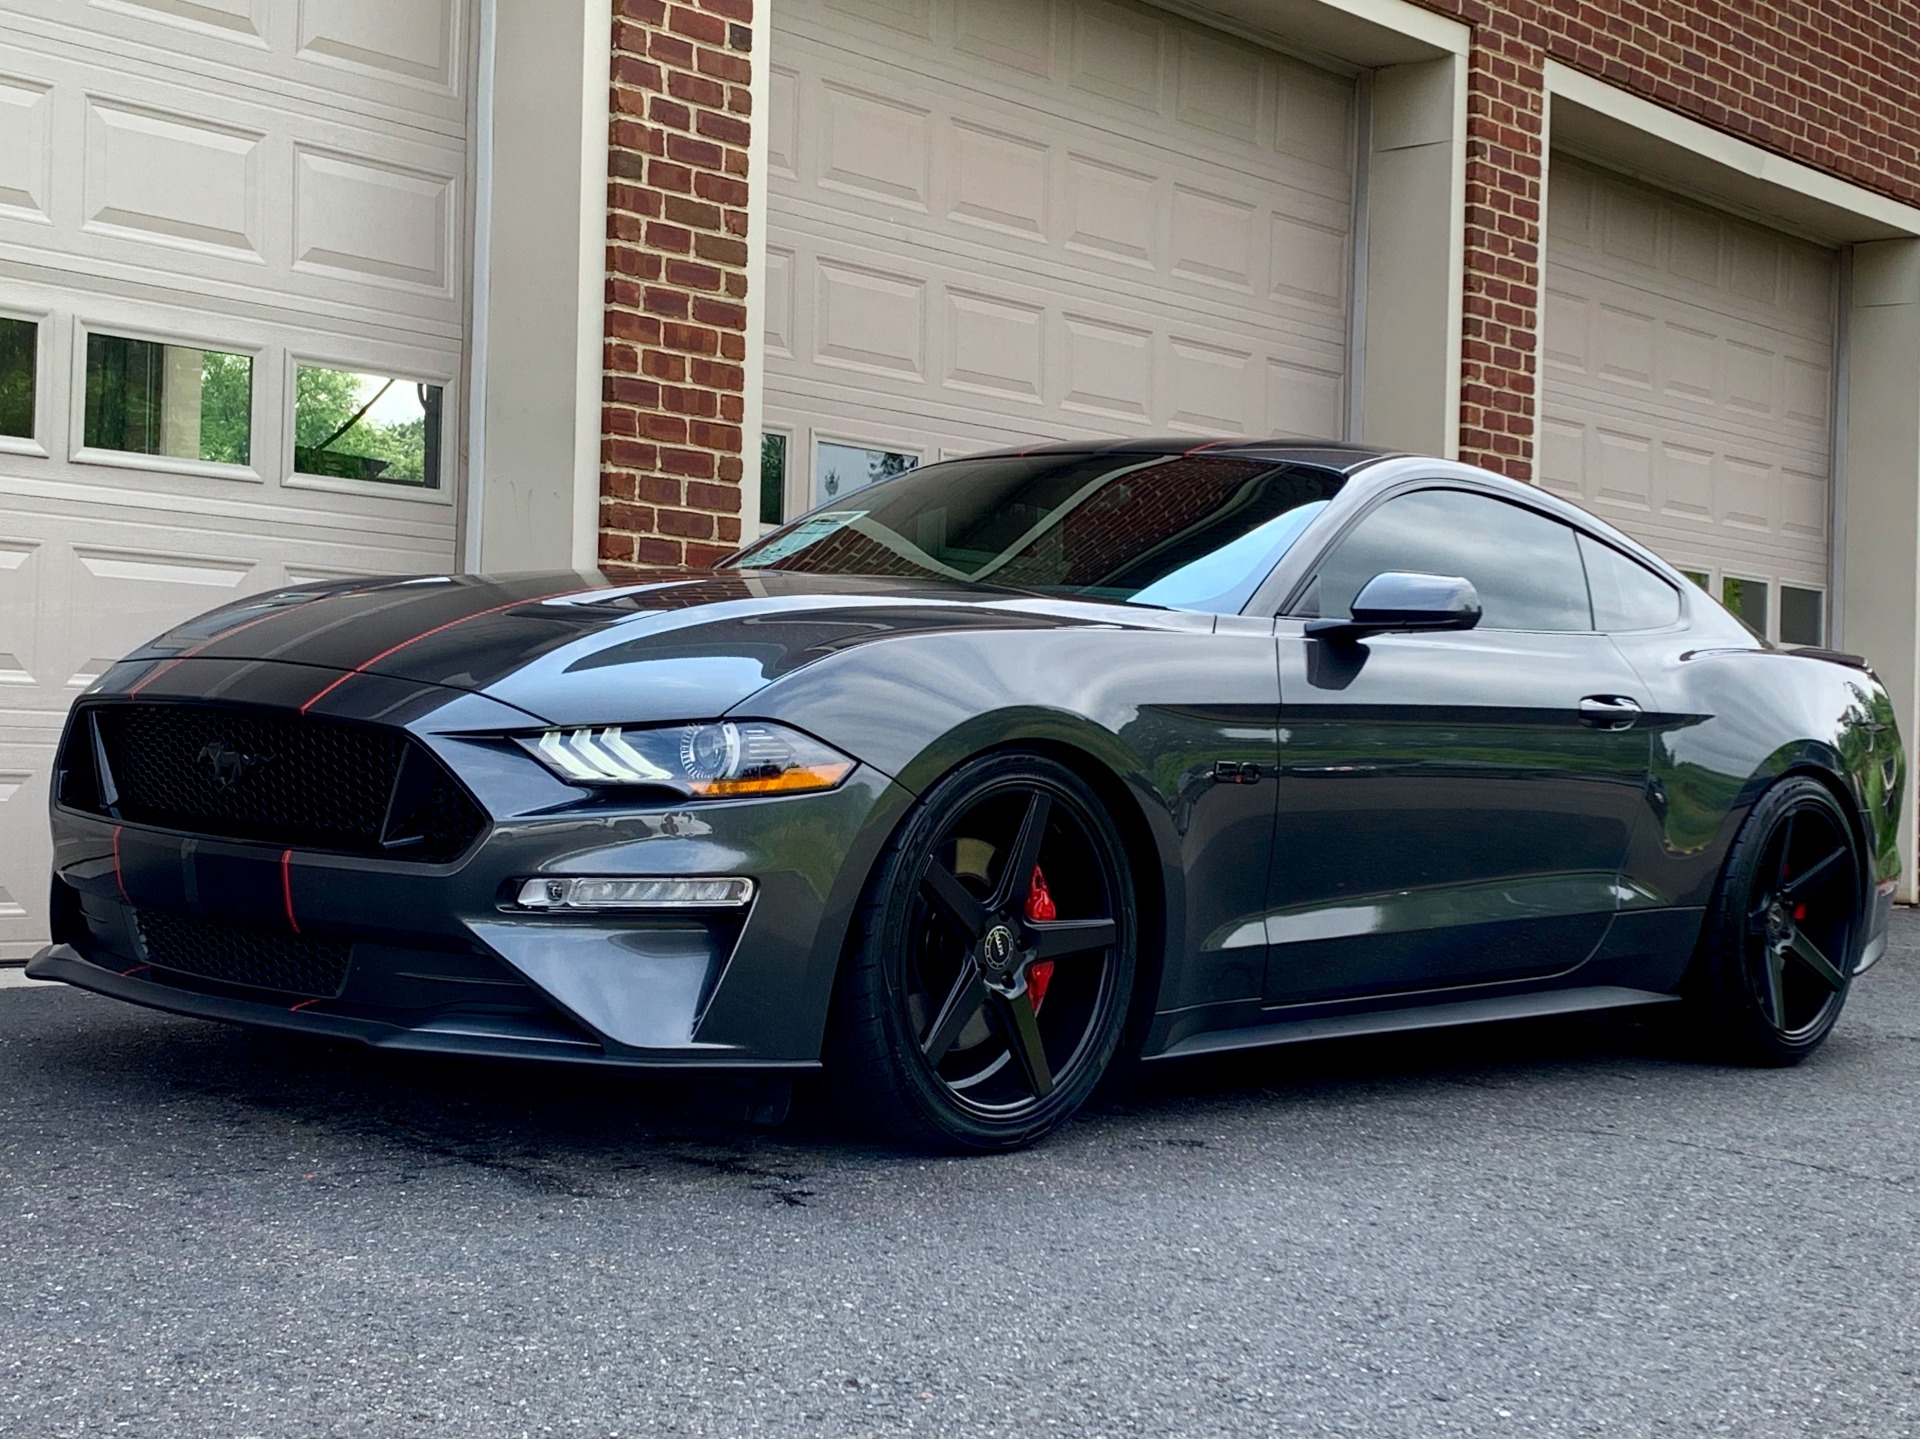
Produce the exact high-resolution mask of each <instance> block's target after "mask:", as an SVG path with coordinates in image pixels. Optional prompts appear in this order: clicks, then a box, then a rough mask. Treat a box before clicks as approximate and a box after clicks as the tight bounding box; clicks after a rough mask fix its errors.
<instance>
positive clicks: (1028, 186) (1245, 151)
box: [765, 0, 1353, 449]
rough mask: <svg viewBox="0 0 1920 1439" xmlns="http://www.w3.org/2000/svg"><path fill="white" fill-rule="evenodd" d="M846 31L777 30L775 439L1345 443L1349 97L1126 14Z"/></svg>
mask: <svg viewBox="0 0 1920 1439" xmlns="http://www.w3.org/2000/svg"><path fill="white" fill-rule="evenodd" d="M849 13H850V12H848V11H846V10H845V9H843V8H841V7H839V6H835V5H831V4H826V3H823V0H794V3H792V4H790V5H788V6H786V7H783V8H781V9H779V10H777V11H776V12H775V19H776V24H777V25H778V26H779V27H780V28H779V29H778V30H777V31H776V35H775V48H776V55H775V62H774V71H775V73H774V82H773V86H772V90H773V94H772V104H771V115H772V117H773V123H774V126H775V129H774V133H773V135H772V137H771V139H770V142H769V143H770V149H771V152H772V155H773V157H774V162H773V170H774V181H773V195H772V200H771V215H770V223H771V228H772V236H771V239H770V243H769V247H768V265H767V285H766V318H765V325H766V341H767V351H766V353H767V358H768V395H767V405H768V414H769V417H770V423H771V416H772V415H774V414H775V413H784V414H788V415H790V416H792V417H794V422H795V423H798V424H807V423H812V422H816V421H817V422H819V423H822V424H828V425H832V426H835V427H837V428H838V429H839V430H840V431H843V432H847V433H851V434H858V433H862V432H863V430H862V427H863V426H871V427H872V430H873V434H874V436H875V443H876V444H878V443H879V442H880V441H881V440H882V439H883V438H884V436H883V435H882V433H881V432H882V431H886V430H888V429H889V428H890V427H892V426H895V425H897V424H898V423H900V422H902V421H904V420H906V417H909V416H912V415H915V414H918V415H920V416H922V417H923V418H922V419H921V420H920V421H919V422H918V423H920V425H921V426H922V428H923V429H924V430H926V432H927V433H928V434H929V435H930V436H945V437H946V438H942V439H934V440H930V441H929V444H930V445H931V446H932V447H933V448H935V449H938V448H941V447H942V446H945V445H948V444H951V445H953V446H956V447H966V448H969V449H979V448H983V447H984V446H985V445H988V444H992V443H1005V442H1008V441H1010V440H1014V439H1017V438H1021V437H1026V436H1052V437H1058V438H1066V437H1070V436H1077V435H1098V434H1106V433H1112V432H1115V431H1118V432H1123V433H1125V432H1134V433H1138V432H1144V431H1168V430H1172V431H1191V432H1194V433H1219V432H1222V431H1226V432H1234V433H1240V432H1245V433H1263V432H1269V431H1278V432H1284V433H1314V434H1337V433H1339V432H1340V429H1341V426H1342V423H1343V410H1344V395H1345V371H1346V348H1347V307H1348V291H1349V287H1350V270H1351V241H1350V228H1351V219H1352V217H1351V209H1352V205H1351V184H1352V174H1351V165H1352V144H1353V138H1352V113H1353V92H1352V86H1351V85H1350V84H1349V83H1348V82H1346V81H1344V80H1342V79H1340V78H1339V77H1336V76H1331V75H1326V74H1323V73H1321V72H1317V71H1311V70H1309V69H1307V68H1306V67H1304V66H1301V65H1299V64H1298V63H1297V62H1295V61H1292V60H1290V59H1286V58H1284V57H1281V56H1279V55H1277V54H1274V53H1272V52H1270V51H1266V50H1262V49H1260V48H1258V47H1256V46H1252V45H1249V44H1247V43H1245V42H1243V41H1240V40H1238V39H1235V38H1232V37H1228V36H1225V35H1222V34H1220V33H1219V32H1215V31H1211V30H1207V29H1206V28H1205V27H1202V26H1199V25H1197V24H1194V23H1193V22H1190V21H1187V20H1184V19H1181V18H1178V17H1174V16H1170V15H1168V14H1167V13H1166V12H1164V11H1157V10H1152V9H1148V8H1145V7H1135V6H1126V5H1111V4H1091V3H1088V4H1067V3H1059V4H1038V5H1032V6H1028V7H1025V9H1024V10H1023V11H1022V14H1023V16H1024V17H1025V18H1023V19H1022V20H1020V21H1018V22H1016V21H1013V20H1008V21H1007V24H1006V25H1005V26H1000V25H999V23H998V22H997V20H996V19H995V17H996V16H997V15H998V13H999V12H998V11H997V10H996V9H995V8H994V7H992V6H990V5H978V6H976V5H971V4H963V3H960V0H938V3H934V4H932V5H930V6H928V7H926V8H925V9H923V10H922V9H916V10H914V11H913V12H912V16H913V20H912V24H911V25H906V26H904V28H903V27H894V28H892V29H882V30H875V29H873V28H871V27H861V26H850V25H849V22H848V21H847V19H846V16H847V14H849ZM861 13H862V14H865V13H867V12H865V11H862V12H861ZM894 13H895V15H896V18H899V17H900V16H902V15H905V14H906V13H907V12H894ZM1043 21H1044V22H1045V23H1044V24H1043V23H1042V22H1043ZM922 22H924V24H923V23H922ZM909 33H911V34H913V35H916V36H920V37H921V38H920V39H919V40H918V41H917V42H916V41H910V40H908V39H906V38H905V37H906V36H907V35H908V34H909ZM1043 42H1044V43H1043ZM855 376H858V377H859V382H855V380H854V377H855ZM908 423H909V428H910V427H911V422H910V421H909V422H908ZM943 427H944V428H943ZM888 443H890V444H891V443H894V442H893V441H888Z"/></svg>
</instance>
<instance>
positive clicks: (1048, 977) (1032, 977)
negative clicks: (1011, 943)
mask: <svg viewBox="0 0 1920 1439" xmlns="http://www.w3.org/2000/svg"><path fill="white" fill-rule="evenodd" d="M1059 917H1060V911H1059V910H1058V909H1056V908H1055V907H1054V903H1053V896H1052V895H1051V894H1049V893H1048V892H1047V877H1046V876H1045V875H1044V874H1042V873H1040V866H1039V865H1037V864H1036V865H1035V866H1034V867H1033V879H1032V881H1031V882H1030V883H1029V884H1028V885H1027V918H1028V919H1030V920H1032V921H1033V922H1034V923H1035V924H1045V923H1046V922H1047V921H1048V920H1050V919H1058V918H1059ZM1051 983H1053V961H1052V960H1050V959H1040V960H1035V961H1034V962H1033V964H1031V965H1030V966H1028V968H1027V993H1028V994H1030V995H1032V996H1033V1012H1034V1013H1035V1014H1038V1013H1039V1012H1040V1006H1041V1005H1042V1004H1044V1003H1045V1002H1046V998H1047V986H1048V985H1049V984H1051Z"/></svg>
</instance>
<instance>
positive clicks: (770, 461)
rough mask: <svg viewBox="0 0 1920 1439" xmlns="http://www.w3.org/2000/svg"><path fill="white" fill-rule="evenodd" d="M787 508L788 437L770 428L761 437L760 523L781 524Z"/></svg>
mask: <svg viewBox="0 0 1920 1439" xmlns="http://www.w3.org/2000/svg"><path fill="white" fill-rule="evenodd" d="M786 508H787V437H786V436H785V435H783V434H781V433H779V432H778V431H777V430H768V431H767V432H766V433H765V434H763V435H762V436H761V437H760V523H761V524H763V525H777V524H779V523H780V522H781V520H783V519H784V518H785V517H786Z"/></svg>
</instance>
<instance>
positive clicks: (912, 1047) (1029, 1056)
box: [838, 755, 1135, 1149]
mask: <svg viewBox="0 0 1920 1439" xmlns="http://www.w3.org/2000/svg"><path fill="white" fill-rule="evenodd" d="M865 920H866V922H865V925H864V926H863V930H862V936H861V944H860V947H859V950H858V952H857V953H856V954H854V955H853V956H852V957H851V959H850V961H849V968H848V972H847V975H846V978H845V982H844V985H843V991H842V996H841V1004H840V1024H839V1027H838V1028H839V1038H840V1041H841V1043H840V1055H839V1058H840V1063H841V1067H842V1070H843V1077H846V1078H851V1079H852V1080H853V1081H854V1086H855V1097H856V1100H857V1102H860V1103H862V1104H863V1105H864V1106H865V1107H867V1108H868V1109H869V1110H870V1111H872V1112H873V1113H874V1115H875V1117H876V1118H878V1119H879V1120H880V1122H881V1124H882V1127H883V1128H885V1129H886V1130H887V1131H889V1132H890V1133H892V1134H894V1135H896V1136H899V1137H903V1138H908V1139H911V1140H916V1141H919V1142H921V1143H930V1144H934V1145H937V1146H940V1147H958V1148H969V1149H984V1148H1005V1147H1010V1146H1011V1145H1014V1144H1019V1143H1024V1142H1027V1141H1030V1140H1031V1139H1033V1138H1035V1137H1037V1136H1038V1135H1039V1134H1041V1133H1044V1132H1045V1131H1046V1130H1047V1129H1050V1128H1052V1127H1053V1126H1054V1125H1056V1124H1058V1123H1060V1122H1061V1121H1063V1120H1064V1119H1066V1118H1067V1117H1068V1116H1069V1115H1071V1114H1072V1113H1073V1111H1074V1110H1075V1109H1077V1108H1078V1107H1079V1105H1080V1104H1081V1103H1082V1101H1084V1099H1085V1098H1086V1096H1087V1094H1088V1092H1090V1091H1091V1089H1092V1088H1093V1085H1094V1084H1095V1083H1096V1082H1097V1081H1098V1079H1099V1077H1100V1074H1101V1071H1102V1070H1103V1069H1104V1068H1105V1067H1106V1065H1107V1062H1108V1061H1109V1060H1110V1059H1111V1057H1112V1055H1113V1052H1114V1049H1115V1047H1116V1046H1117V1044H1118V1041H1119V1038H1120V1032H1121V1029H1122V1027H1123V1026H1124V1023H1125V1019H1126V1008H1127V1000H1128V996H1129V992H1130V990H1131V985H1132V976H1133V944H1134V927H1135V925H1134V906H1133V894H1132V889H1131V884H1130V879H1129V875H1128V871H1127V866H1126V855H1125V850H1124V847H1123V845H1122V844H1121V841H1120V838H1119V836H1118V834H1117V833H1116V832H1115V831H1114V827H1113V824H1112V822H1111V820H1110V819H1109V818H1108V816H1107V815H1106V813H1105V811H1104V810H1103V809H1102V807H1101V806H1100V803H1099V801H1098V799H1097V797H1096V796H1095V795H1094V794H1093V793H1092V791H1091V790H1090V789H1089V788H1088V787H1087V786H1086V784H1085V783H1084V782H1083V781H1082V780H1081V779H1080V778H1079V777H1078V776H1076V775H1075V774H1074V773H1073V772H1072V771H1070V770H1067V769H1065V768H1064V767H1062V766H1060V765H1057V764H1055V763H1053V762H1051V761H1049V760H1046V759H1042V758H1039V757H1037V756H1017V755H1016V756H994V757H989V758H987V759H984V760H980V761H976V762H975V763H973V764H969V765H966V766H963V767H962V768H961V769H960V770H958V771H956V772H955V774H953V775H951V776H949V777H948V779H946V780H945V781H943V782H942V783H941V784H940V785H938V786H936V787H935V789H934V790H933V791H932V792H931V793H929V795H928V796H927V798H926V800H925V801H923V803H922V804H921V806H920V807H919V808H918V809H917V810H916V812H915V814H914V816H913V817H912V818H911V819H910V820H909V822H908V823H907V824H906V826H905V827H904V828H903V831H902V833H901V834H900V836H899V837H898V838H897V839H896V840H895V842H894V845H893V846H892V847H891V849H890V851H889V854H888V856H887V858H886V859H885V860H884V861H883V862H882V864H881V867H880V869H879V871H878V873H877V874H876V877H875V881H874V884H873V887H872V889H871V891H870V893H869V897H868V902H867V909H866V915H865Z"/></svg>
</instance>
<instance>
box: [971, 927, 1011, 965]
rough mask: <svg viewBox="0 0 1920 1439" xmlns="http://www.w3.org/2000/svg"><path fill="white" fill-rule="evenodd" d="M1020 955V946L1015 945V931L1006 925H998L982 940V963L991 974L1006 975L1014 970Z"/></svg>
mask: <svg viewBox="0 0 1920 1439" xmlns="http://www.w3.org/2000/svg"><path fill="white" fill-rule="evenodd" d="M1018 955H1019V945H1018V944H1016V943H1015V941H1014V938H1013V931H1012V930H1011V929H1009V928H1008V927H1007V926H1006V925H1004V924H996V925H994V926H993V927H992V928H991V929H989V930H988V931H987V932H986V934H985V935H983V936H982V937H981V940H980V963H981V964H982V965H983V966H984V967H985V968H986V969H987V970H989V971H990V972H991V973H994V974H1005V973H1006V972H1007V971H1008V970H1010V969H1012V968H1013V962H1014V960H1015V959H1016V958H1017V957H1018Z"/></svg>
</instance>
